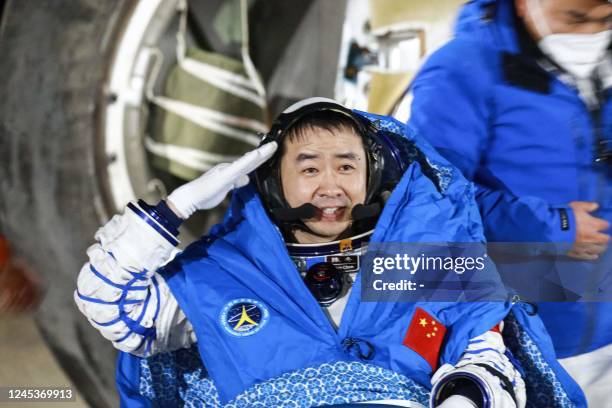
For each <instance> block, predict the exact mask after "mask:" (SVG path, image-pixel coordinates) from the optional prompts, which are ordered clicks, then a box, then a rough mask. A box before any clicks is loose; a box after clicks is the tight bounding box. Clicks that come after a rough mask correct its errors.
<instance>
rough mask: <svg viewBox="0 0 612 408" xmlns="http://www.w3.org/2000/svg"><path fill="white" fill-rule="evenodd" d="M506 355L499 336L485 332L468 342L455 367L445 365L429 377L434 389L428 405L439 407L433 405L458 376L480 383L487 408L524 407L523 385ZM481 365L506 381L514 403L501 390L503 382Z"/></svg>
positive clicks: (509, 396) (524, 394)
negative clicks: (486, 398)
mask: <svg viewBox="0 0 612 408" xmlns="http://www.w3.org/2000/svg"><path fill="white" fill-rule="evenodd" d="M505 352H506V346H505V345H504V341H503V338H502V336H501V334H499V333H496V332H492V331H488V332H486V333H484V334H482V335H480V336H478V337H475V338H473V339H471V340H470V342H469V345H468V348H467V349H466V351H465V353H464V354H463V356H462V357H461V359H460V360H459V362H458V363H457V364H456V365H455V366H453V365H451V364H444V365H443V366H442V367H440V368H439V369H438V370H437V371H436V373H435V374H434V376H433V377H432V378H431V384H432V386H433V388H432V392H431V398H430V406H431V407H436V406H438V407H439V406H440V405H436V403H437V402H438V396H439V394H440V392H441V391H442V389H443V388H444V387H445V386H446V385H448V383H449V382H450V381H452V380H453V379H457V378H458V377H459V378H467V379H470V380H472V381H475V382H476V383H478V384H479V386H480V387H481V388H482V389H483V390H484V392H485V393H486V394H487V397H488V399H489V401H490V404H489V406H488V407H486V408H524V407H525V404H526V401H527V396H526V393H525V382H524V381H523V378H522V377H521V375H520V373H519V372H518V370H517V369H516V368H515V367H514V366H513V365H512V363H511V362H510V360H509V359H508V357H507V356H506V355H505ZM483 365H484V366H487V367H488V368H490V369H492V370H495V371H496V372H498V373H499V374H501V375H502V376H503V377H505V378H506V379H507V380H508V382H509V383H510V384H511V386H512V391H513V392H514V395H515V398H516V402H515V400H514V399H513V398H512V396H511V395H510V394H509V393H508V392H507V391H506V390H505V389H504V383H503V382H502V380H501V379H500V378H499V377H498V376H497V375H495V374H493V373H492V372H491V371H490V370H488V369H487V368H485V367H483Z"/></svg>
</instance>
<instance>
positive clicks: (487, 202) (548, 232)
mask: <svg viewBox="0 0 612 408" xmlns="http://www.w3.org/2000/svg"><path fill="white" fill-rule="evenodd" d="M498 60H499V53H497V52H488V51H487V50H485V49H483V47H482V45H481V44H478V43H475V42H473V41H469V40H464V39H455V40H453V41H452V42H450V43H449V44H447V45H446V46H444V47H442V48H441V49H440V50H439V51H437V52H436V53H434V54H433V55H432V56H431V57H430V58H429V60H428V61H427V63H426V64H425V65H424V66H423V68H422V69H421V71H420V72H419V74H418V75H417V77H416V79H415V80H414V82H413V84H412V85H411V92H412V94H413V101H412V106H411V115H410V121H409V125H410V126H411V127H413V128H414V129H415V130H416V131H417V132H419V133H420V134H421V135H423V136H424V137H425V138H426V139H427V140H428V141H429V142H430V143H431V144H432V145H433V146H434V147H435V148H436V149H437V150H438V152H440V154H442V155H443V156H444V157H445V158H446V159H447V160H449V161H450V162H452V163H453V164H455V165H456V166H457V167H458V168H459V169H460V170H461V171H462V172H463V174H464V175H465V176H466V177H467V178H468V179H469V180H472V181H474V183H475V184H476V191H477V193H476V199H477V202H478V206H479V209H480V212H481V215H482V217H483V221H484V226H485V235H486V237H487V240H488V241H491V242H512V241H522V242H573V241H574V238H575V220H574V215H573V211H572V210H571V209H570V208H569V207H568V206H567V205H564V204H558V203H548V202H546V201H544V200H542V199H540V198H538V197H532V196H522V197H517V196H516V195H514V194H513V193H512V192H511V191H509V189H508V188H507V187H506V186H504V184H503V183H501V182H500V181H498V180H496V179H495V177H494V175H490V174H489V175H487V174H481V173H480V172H479V168H480V164H481V163H482V162H483V161H484V160H486V154H487V148H488V143H489V140H490V138H491V137H494V134H495V126H496V123H495V100H494V98H493V93H492V90H493V88H494V87H495V85H496V83H497V82H499V78H496V75H499V74H498V72H499V70H497V69H491V66H494V65H495V64H499V61H498ZM483 178H486V180H487V182H486V186H485V185H483V183H482V181H483ZM492 180H493V181H492ZM495 184H497V185H495ZM492 185H493V186H494V187H491V186H492Z"/></svg>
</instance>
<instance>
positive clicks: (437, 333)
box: [402, 307, 446, 371]
mask: <svg viewBox="0 0 612 408" xmlns="http://www.w3.org/2000/svg"><path fill="white" fill-rule="evenodd" d="M445 334H446V327H444V325H443V324H442V323H440V322H439V321H438V320H436V319H434V318H433V316H431V315H430V314H429V313H427V312H426V311H425V310H423V309H421V308H420V307H417V308H416V311H415V312H414V316H412V321H411V322H410V326H408V331H407V332H406V336H405V337H404V341H403V342H402V344H403V345H404V346H406V347H408V348H409V349H411V350H413V351H414V352H416V353H418V354H419V355H420V356H421V357H423V358H424V359H425V361H427V362H428V363H429V365H430V366H431V369H432V370H433V371H436V369H437V368H438V359H439V357H440V348H441V347H442V341H443V340H444V335H445Z"/></svg>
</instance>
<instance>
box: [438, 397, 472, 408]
mask: <svg viewBox="0 0 612 408" xmlns="http://www.w3.org/2000/svg"><path fill="white" fill-rule="evenodd" d="M438 408H478V406H477V405H476V404H474V403H473V402H472V400H471V399H469V398H466V397H464V396H463V395H453V396H450V397H448V399H446V400H444V402H443V403H442V404H441V405H439V406H438Z"/></svg>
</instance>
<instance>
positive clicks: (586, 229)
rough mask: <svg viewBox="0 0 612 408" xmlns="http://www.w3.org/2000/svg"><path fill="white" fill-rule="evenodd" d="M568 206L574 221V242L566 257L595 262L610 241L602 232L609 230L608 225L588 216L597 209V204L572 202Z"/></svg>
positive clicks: (602, 220) (601, 220) (599, 219)
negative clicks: (572, 212)
mask: <svg viewBox="0 0 612 408" xmlns="http://www.w3.org/2000/svg"><path fill="white" fill-rule="evenodd" d="M569 206H570V207H571V208H572V210H573V211H574V218H575V219H576V241H575V242H574V245H573V246H572V248H571V250H570V251H569V252H568V253H567V255H568V256H570V257H572V258H576V259H582V260H596V259H597V258H599V255H601V254H602V253H603V252H605V250H606V248H607V246H608V242H609V241H610V235H608V234H606V233H604V232H602V231H606V230H607V229H608V228H610V223H608V222H607V221H606V220H604V219H601V218H597V217H594V216H592V215H591V214H590V213H592V212H593V211H596V210H597V209H598V208H599V204H597V203H594V202H589V201H572V202H570V203H569Z"/></svg>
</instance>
